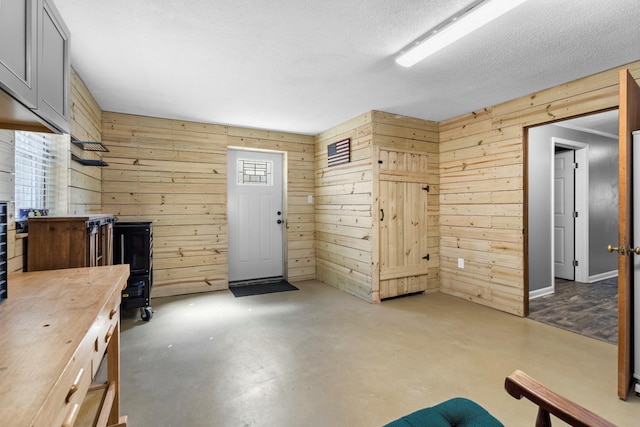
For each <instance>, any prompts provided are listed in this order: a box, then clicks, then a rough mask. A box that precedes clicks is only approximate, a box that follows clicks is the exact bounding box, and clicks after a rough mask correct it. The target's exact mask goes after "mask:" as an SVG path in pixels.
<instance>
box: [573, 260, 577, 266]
mask: <svg viewBox="0 0 640 427" xmlns="http://www.w3.org/2000/svg"><path fill="white" fill-rule="evenodd" d="M573 266H574V267H577V266H578V260H577V259H574V260H573Z"/></svg>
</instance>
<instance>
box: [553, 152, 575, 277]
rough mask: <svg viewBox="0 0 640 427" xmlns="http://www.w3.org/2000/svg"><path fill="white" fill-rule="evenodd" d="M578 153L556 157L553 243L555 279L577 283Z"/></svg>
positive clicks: (564, 153) (560, 154) (562, 153)
mask: <svg viewBox="0 0 640 427" xmlns="http://www.w3.org/2000/svg"><path fill="white" fill-rule="evenodd" d="M573 163H574V152H573V150H569V151H563V152H560V153H557V154H556V155H555V167H554V180H553V182H554V184H553V185H554V201H553V206H554V208H553V210H554V215H553V220H554V224H553V239H554V263H553V264H554V275H555V277H559V278H561V279H566V280H574V279H575V267H574V265H573V260H574V257H575V254H574V241H575V240H574V239H575V237H574V234H575V230H574V227H575V224H574V217H573V212H574V203H575V202H574V199H575V194H574V189H575V178H574V177H575V175H574V168H573Z"/></svg>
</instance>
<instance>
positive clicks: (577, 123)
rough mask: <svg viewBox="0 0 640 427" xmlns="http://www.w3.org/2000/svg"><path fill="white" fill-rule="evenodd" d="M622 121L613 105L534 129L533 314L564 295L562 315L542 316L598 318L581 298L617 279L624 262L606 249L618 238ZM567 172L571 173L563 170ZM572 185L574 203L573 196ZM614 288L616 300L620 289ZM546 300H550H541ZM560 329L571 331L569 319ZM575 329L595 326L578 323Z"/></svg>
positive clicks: (531, 191)
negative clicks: (619, 128)
mask: <svg viewBox="0 0 640 427" xmlns="http://www.w3.org/2000/svg"><path fill="white" fill-rule="evenodd" d="M617 126H618V112H617V110H613V111H609V112H605V113H599V114H594V115H591V116H584V117H580V118H578V119H572V120H567V121H564V122H557V123H553V124H548V125H543V126H538V127H535V128H530V129H529V130H528V132H529V133H528V141H527V154H528V156H527V162H528V165H527V166H528V167H527V170H528V177H527V180H528V182H527V196H528V239H527V240H528V267H529V268H528V284H529V294H528V297H529V303H528V307H527V312H528V313H529V315H530V317H532V318H534V317H538V316H534V315H533V313H532V308H534V309H538V307H540V306H543V307H544V308H545V309H547V308H548V307H549V306H553V303H552V301H553V300H552V299H553V298H560V296H562V301H560V302H559V303H558V307H561V308H558V310H562V312H560V313H552V314H553V316H551V315H550V316H546V314H547V313H545V316H543V317H555V318H557V319H562V322H571V320H570V319H569V320H567V318H568V316H569V313H570V312H574V313H573V314H576V315H579V314H580V312H581V311H584V312H583V313H582V314H583V316H580V318H581V320H580V321H588V322H590V321H592V320H596V319H595V318H594V317H593V316H591V317H590V316H587V315H586V314H587V309H586V308H585V309H584V310H583V309H581V308H579V304H578V303H577V302H576V301H579V300H582V297H583V296H585V297H586V298H587V300H588V296H587V295H583V293H584V292H587V291H588V290H589V289H591V288H593V289H598V287H600V288H602V286H607V285H608V284H609V283H612V282H611V279H612V278H615V277H617V261H616V259H615V257H611V256H609V254H608V253H607V251H606V247H607V245H608V244H609V242H611V241H614V242H615V241H616V240H617V229H618V224H617V197H618V194H617V179H618V178H617V170H618V166H617V162H618V153H617V151H618V136H617ZM562 169H564V170H565V171H564V172H563V171H562ZM565 172H567V173H568V176H565V175H562V174H563V173H565ZM574 177H575V180H574V183H573V184H571V183H570V180H571V178H574ZM567 179H568V180H569V182H567ZM570 190H573V193H574V197H573V201H572V197H571V195H570V194H567V193H569V192H570ZM559 214H562V216H563V218H560V216H559ZM562 221H565V222H564V223H563V222H562ZM571 232H573V237H571ZM571 273H573V274H574V275H573V277H571ZM587 285H594V286H587ZM560 286H562V287H563V289H562V292H560V290H559V289H558V287H560ZM571 292H574V293H571ZM612 292H613V298H614V299H615V298H616V297H617V293H616V289H615V286H614V288H613V289H612ZM540 299H545V301H544V302H545V304H539V303H540ZM573 302H576V303H575V304H574V305H573V306H571V305H569V304H573ZM585 307H587V304H585ZM551 308H553V307H551ZM576 311H577V313H575V312H576ZM556 314H557V316H556ZM611 315H612V316H613V319H609V321H611V324H612V325H614V326H612V327H615V325H616V323H615V322H616V315H617V313H616V312H615V301H614V304H613V305H612V314H611ZM602 317H603V318H604V317H606V316H602ZM536 320H539V319H536ZM575 321H576V322H579V321H578V320H575ZM548 323H550V324H552V323H551V322H548ZM555 326H559V327H564V329H571V326H570V325H568V324H567V325H555ZM576 329H589V328H584V325H577V326H576Z"/></svg>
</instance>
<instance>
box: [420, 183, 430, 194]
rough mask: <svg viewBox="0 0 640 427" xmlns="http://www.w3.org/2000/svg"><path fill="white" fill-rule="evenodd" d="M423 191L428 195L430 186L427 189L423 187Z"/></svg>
mask: <svg viewBox="0 0 640 427" xmlns="http://www.w3.org/2000/svg"><path fill="white" fill-rule="evenodd" d="M422 189H423V190H424V191H426V192H427V193H428V192H429V186H428V185H427V186H426V187H422Z"/></svg>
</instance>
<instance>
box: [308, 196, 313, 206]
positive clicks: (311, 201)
mask: <svg viewBox="0 0 640 427" xmlns="http://www.w3.org/2000/svg"><path fill="white" fill-rule="evenodd" d="M307 203H309V204H311V203H313V195H312V194H309V195H308V196H307Z"/></svg>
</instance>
